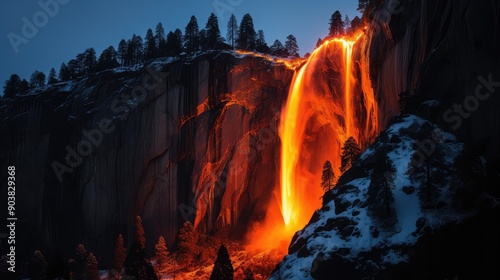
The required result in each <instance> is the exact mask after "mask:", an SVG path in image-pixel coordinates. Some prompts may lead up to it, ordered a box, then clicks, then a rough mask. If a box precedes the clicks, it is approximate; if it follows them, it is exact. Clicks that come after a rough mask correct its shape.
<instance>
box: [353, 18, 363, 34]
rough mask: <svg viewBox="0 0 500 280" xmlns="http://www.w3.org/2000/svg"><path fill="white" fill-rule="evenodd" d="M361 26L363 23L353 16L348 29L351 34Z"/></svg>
mask: <svg viewBox="0 0 500 280" xmlns="http://www.w3.org/2000/svg"><path fill="white" fill-rule="evenodd" d="M362 26H363V21H362V20H361V19H360V18H359V17H358V16H355V17H354V18H353V19H352V20H351V27H350V31H351V32H355V31H356V30H358V29H359V28H360V27H362Z"/></svg>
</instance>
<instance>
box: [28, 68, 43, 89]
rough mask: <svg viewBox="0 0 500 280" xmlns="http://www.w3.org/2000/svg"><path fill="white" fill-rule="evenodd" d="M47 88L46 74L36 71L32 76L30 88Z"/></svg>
mask: <svg viewBox="0 0 500 280" xmlns="http://www.w3.org/2000/svg"><path fill="white" fill-rule="evenodd" d="M43 86H45V74H44V73H43V72H40V71H35V72H33V74H31V78H30V87H32V88H37V87H43Z"/></svg>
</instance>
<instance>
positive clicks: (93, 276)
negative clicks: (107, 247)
mask: <svg viewBox="0 0 500 280" xmlns="http://www.w3.org/2000/svg"><path fill="white" fill-rule="evenodd" d="M99 279H101V278H100V276H99V268H98V264H97V259H96V257H95V256H94V254H92V253H90V254H89V255H88V257H87V261H86V262H85V280H99Z"/></svg>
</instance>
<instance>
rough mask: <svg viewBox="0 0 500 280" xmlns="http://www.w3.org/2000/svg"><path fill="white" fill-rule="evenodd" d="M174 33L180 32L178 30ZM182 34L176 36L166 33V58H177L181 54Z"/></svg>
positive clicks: (172, 33)
mask: <svg viewBox="0 0 500 280" xmlns="http://www.w3.org/2000/svg"><path fill="white" fill-rule="evenodd" d="M176 31H179V32H181V30H180V29H176ZM181 38H182V33H180V35H177V34H176V33H174V32H168V35H167V55H168V56H178V55H180V54H181V52H182V39H181Z"/></svg>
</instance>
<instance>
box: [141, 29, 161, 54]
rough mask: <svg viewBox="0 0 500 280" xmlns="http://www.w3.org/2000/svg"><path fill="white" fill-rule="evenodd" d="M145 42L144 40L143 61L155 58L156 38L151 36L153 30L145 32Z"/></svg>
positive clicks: (156, 50) (156, 51) (156, 49)
mask: <svg viewBox="0 0 500 280" xmlns="http://www.w3.org/2000/svg"><path fill="white" fill-rule="evenodd" d="M145 40H146V42H145V45H146V50H145V52H144V59H145V60H150V59H153V58H155V57H157V54H158V45H157V44H156V38H155V36H154V35H153V30H152V29H151V28H149V29H148V30H147V31H146V37H145Z"/></svg>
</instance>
